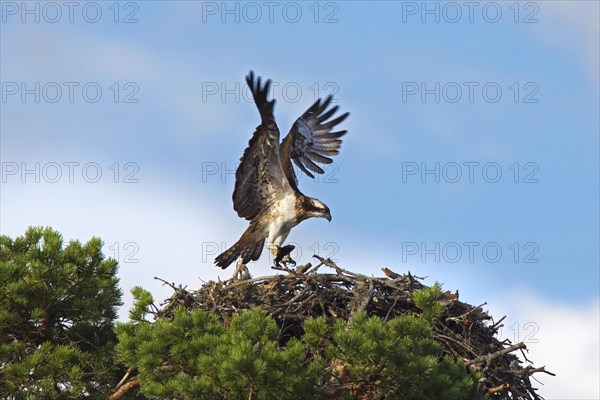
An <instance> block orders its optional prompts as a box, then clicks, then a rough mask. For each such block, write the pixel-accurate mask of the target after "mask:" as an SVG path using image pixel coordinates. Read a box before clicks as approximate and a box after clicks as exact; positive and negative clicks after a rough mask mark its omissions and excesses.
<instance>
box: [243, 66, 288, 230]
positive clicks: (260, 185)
mask: <svg viewBox="0 0 600 400" xmlns="http://www.w3.org/2000/svg"><path fill="white" fill-rule="evenodd" d="M246 82H247V83H248V86H249V87H250V90H251V91H252V95H253V97H254V102H255V103H256V106H257V107H258V111H259V112H260V116H261V120H262V121H261V124H260V125H259V126H257V127H256V131H255V132H254V135H253V136H252V138H251V139H250V142H249V143H248V147H247V148H246V150H245V151H244V155H243V156H242V158H241V159H240V165H239V166H238V168H237V170H236V173H235V190H234V191H233V208H234V210H235V211H236V212H237V213H238V215H239V216H240V217H241V218H246V219H247V220H252V219H254V218H255V217H256V216H257V215H258V214H260V212H261V211H263V210H264V209H266V208H268V207H269V206H270V205H271V204H272V203H273V202H274V201H275V200H276V199H277V198H278V196H281V195H283V194H285V192H286V190H290V186H289V184H288V183H287V179H286V177H285V175H284V174H283V171H282V169H281V164H280V162H279V129H278V128H277V124H276V123H275V118H274V116H273V105H274V104H275V100H267V95H268V93H269V88H270V86H271V81H270V80H267V81H266V82H265V84H264V85H262V84H261V79H260V77H258V78H257V79H255V77H254V73H253V72H252V71H251V72H250V74H249V75H248V76H247V77H246Z"/></svg>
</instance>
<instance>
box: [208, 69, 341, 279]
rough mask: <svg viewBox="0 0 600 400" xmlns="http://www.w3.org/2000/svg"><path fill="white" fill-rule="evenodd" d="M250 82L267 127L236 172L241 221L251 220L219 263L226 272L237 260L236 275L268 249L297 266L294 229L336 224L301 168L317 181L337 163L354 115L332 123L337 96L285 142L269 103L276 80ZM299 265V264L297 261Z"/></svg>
mask: <svg viewBox="0 0 600 400" xmlns="http://www.w3.org/2000/svg"><path fill="white" fill-rule="evenodd" d="M246 83H247V84H248V87H249V88H250V91H251V92H252V97H253V99H254V103H255V104H256V107H257V108H258V111H259V113H260V118H261V122H260V125H258V126H257V127H256V129H255V131H254V134H253V135H252V138H251V139H250V141H249V142H248V147H247V148H246V150H244V153H243V155H242V157H241V159H240V163H239V165H238V168H237V170H236V173H235V188H234V191H233V196H232V197H233V208H234V210H235V211H236V212H237V214H238V216H239V217H240V218H245V219H246V220H248V221H250V224H249V226H248V228H247V229H246V230H245V232H244V233H243V234H242V236H241V237H240V239H239V240H238V241H237V242H236V243H235V244H234V245H233V246H231V247H230V248H228V249H227V250H225V251H224V252H223V253H221V254H220V255H218V256H217V257H216V258H215V261H214V263H215V264H216V265H217V266H218V267H221V268H223V269H225V268H227V267H228V266H229V265H231V263H233V262H234V261H236V260H237V267H236V272H235V274H234V276H238V274H239V273H241V271H244V270H245V271H246V273H247V268H246V264H247V263H248V262H250V261H256V260H258V259H259V257H260V255H261V253H262V250H263V247H265V241H266V247H267V248H268V249H269V250H270V251H271V253H272V254H273V255H274V256H275V262H276V263H278V262H280V261H283V262H293V260H291V257H290V255H289V254H290V252H291V251H292V250H293V249H294V247H293V246H291V245H287V246H283V247H282V246H281V245H282V243H283V242H284V241H285V239H286V238H287V237H288V235H289V233H290V231H291V229H292V228H294V227H295V226H296V225H298V224H299V223H300V222H302V221H304V220H306V219H308V218H324V219H327V220H328V221H329V222H331V212H330V210H329V207H328V206H327V205H325V203H323V202H322V201H320V200H318V199H316V198H313V197H309V196H305V195H304V194H303V193H302V192H301V191H300V189H298V178H297V176H296V172H295V171H294V167H293V166H292V162H293V163H294V164H295V165H296V166H297V167H298V169H299V170H300V171H301V172H302V173H305V174H306V175H308V176H309V177H311V178H314V177H315V175H314V174H313V173H316V174H323V173H324V172H325V171H324V170H323V168H321V167H320V166H319V165H318V164H317V163H321V164H331V163H332V162H333V160H332V159H331V158H330V156H334V155H337V154H339V149H340V146H341V143H342V140H341V139H340V138H341V137H342V136H344V135H345V134H346V133H347V131H346V130H340V131H333V130H334V128H335V127H336V126H337V125H338V124H340V123H341V122H342V121H344V120H345V119H346V118H347V117H348V115H349V113H344V114H342V115H339V116H337V117H336V118H333V119H331V118H332V116H333V115H334V114H335V113H336V112H337V110H338V106H337V105H336V106H333V107H330V105H331V101H332V96H331V95H329V96H327V97H326V98H325V99H321V98H319V99H318V100H317V101H315V103H314V104H312V105H311V106H310V107H309V108H308V109H307V110H306V112H304V114H302V115H301V116H300V117H299V118H298V119H297V120H296V121H295V122H294V124H293V125H292V128H291V129H290V131H289V133H288V134H287V136H286V137H285V138H284V139H283V140H282V141H281V143H280V142H279V141H280V134H279V128H278V127H277V124H276V122H275V116H274V114H273V109H274V105H275V100H274V99H272V100H268V99H267V98H268V95H269V90H270V87H271V80H270V79H268V80H266V81H265V82H264V84H263V83H262V80H261V77H260V76H259V77H255V75H254V72H253V71H250V72H249V74H248V75H247V76H246ZM293 263H294V264H295V262H293Z"/></svg>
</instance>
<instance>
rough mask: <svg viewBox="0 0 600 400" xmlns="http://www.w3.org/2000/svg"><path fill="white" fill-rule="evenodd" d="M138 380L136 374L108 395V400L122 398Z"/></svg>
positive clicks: (137, 383)
mask: <svg viewBox="0 0 600 400" xmlns="http://www.w3.org/2000/svg"><path fill="white" fill-rule="evenodd" d="M138 385H139V382H138V379H137V376H134V377H133V378H131V379H130V380H128V381H127V382H125V383H124V384H123V385H122V386H121V387H120V388H119V389H117V390H116V391H115V392H114V393H113V394H111V395H110V397H109V398H108V400H119V399H122V398H123V397H124V396H125V395H126V394H127V393H128V392H129V391H130V390H131V389H133V388H134V387H136V386H138Z"/></svg>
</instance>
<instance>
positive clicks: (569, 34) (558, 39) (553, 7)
mask: <svg viewBox="0 0 600 400" xmlns="http://www.w3.org/2000/svg"><path fill="white" fill-rule="evenodd" d="M538 4H539V7H540V12H539V14H538V16H537V18H538V19H539V25H540V27H541V29H540V30H539V31H535V30H534V31H533V32H535V37H536V38H537V40H539V41H540V42H542V43H545V44H546V45H549V46H555V47H558V48H560V49H562V50H563V51H565V52H568V53H571V52H575V56H576V57H578V58H579V60H580V62H581V63H582V65H583V67H584V69H585V71H586V73H588V74H589V75H590V78H592V79H593V80H594V81H595V82H596V84H597V83H598V70H599V68H600V50H599V49H600V20H599V19H598V12H599V7H600V3H598V2H597V1H544V2H541V3H538Z"/></svg>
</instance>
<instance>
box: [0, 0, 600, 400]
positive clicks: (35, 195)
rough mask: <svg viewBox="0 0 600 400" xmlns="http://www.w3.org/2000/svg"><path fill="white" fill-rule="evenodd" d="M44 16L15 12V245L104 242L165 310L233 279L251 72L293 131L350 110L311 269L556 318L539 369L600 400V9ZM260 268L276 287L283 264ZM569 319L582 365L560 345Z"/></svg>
mask: <svg viewBox="0 0 600 400" xmlns="http://www.w3.org/2000/svg"><path fill="white" fill-rule="evenodd" d="M23 4H24V3H21V2H12V1H3V2H2V3H1V8H0V12H1V13H2V14H1V18H2V20H1V30H0V34H1V39H0V45H1V49H0V56H1V61H0V67H1V71H0V73H1V81H2V99H0V100H1V101H0V107H1V113H0V117H1V122H0V132H1V141H0V144H1V150H0V156H1V159H2V177H1V178H2V190H1V193H0V200H1V208H0V217H1V222H0V230H1V232H2V234H8V235H10V236H16V235H20V234H22V233H23V232H24V231H25V229H26V228H27V226H29V225H48V226H52V227H53V228H55V229H58V230H59V231H61V232H62V233H63V234H64V236H65V239H67V240H70V239H75V238H78V239H80V240H88V239H89V238H90V237H91V236H94V235H95V236H99V237H101V238H102V239H103V240H104V241H105V243H106V246H105V252H106V254H107V255H111V256H115V257H117V258H118V259H119V261H120V262H121V270H120V275H121V279H122V284H123V287H124V288H125V289H126V290H128V289H129V288H131V287H132V286H134V285H142V286H144V287H146V288H149V289H151V290H152V291H153V293H154V294H155V295H156V297H157V299H161V298H162V297H164V296H166V295H168V289H167V288H164V287H161V286H160V283H159V282H157V281H154V280H153V277H154V276H160V277H161V278H164V279H167V280H170V281H174V282H177V283H182V284H186V285H188V286H189V287H195V286H198V285H199V284H201V280H204V281H206V280H209V279H215V278H216V277H217V276H220V277H221V278H228V277H229V274H230V272H229V271H225V272H226V273H223V271H221V270H218V269H216V268H215V267H213V266H212V259H213V258H214V256H215V255H216V254H215V253H216V251H217V249H218V248H220V247H223V246H228V245H231V244H233V242H234V241H235V240H237V239H238V237H239V235H240V234H241V233H242V231H243V230H244V229H245V227H246V224H245V221H243V220H240V219H239V218H237V216H236V214H235V212H234V211H233V209H232V204H231V193H232V191H233V185H234V181H233V174H232V172H233V170H234V169H235V166H236V162H237V161H238V160H239V157H240V156H241V154H242V152H243V150H244V148H245V147H246V145H247V142H248V140H249V138H250V136H251V134H252V132H253V129H254V127H255V126H256V125H257V124H258V123H259V118H258V113H257V111H256V109H255V107H254V105H253V104H252V103H251V102H250V101H248V96H247V95H248V92H247V91H246V89H245V87H244V76H245V75H246V74H247V72H248V71H249V70H250V69H253V70H255V71H256V73H257V74H258V75H262V76H263V77H265V78H271V79H273V81H274V82H275V83H276V85H275V87H274V93H273V95H274V97H275V98H276V100H277V104H276V106H275V112H276V117H277V120H278V123H279V127H280V130H281V131H282V134H285V133H286V132H287V130H288V129H289V127H290V126H291V124H292V123H293V121H294V119H295V118H296V117H298V116H299V115H300V114H301V113H302V112H303V111H304V110H305V109H306V108H308V107H309V106H310V105H311V104H312V102H314V101H315V100H316V97H318V96H321V97H323V96H325V95H326V94H328V93H335V98H336V99H337V100H338V101H339V102H338V104H339V105H340V108H341V110H342V111H349V112H350V113H351V115H350V117H349V118H348V119H347V120H346V121H345V122H344V123H343V127H344V128H345V129H348V131H349V133H348V134H347V136H345V138H344V143H343V145H342V150H341V154H340V155H339V156H338V157H336V159H335V164H334V165H333V166H330V167H329V168H327V169H326V174H325V176H324V177H321V178H320V179H319V180H318V181H311V180H310V179H308V178H307V177H305V176H304V177H302V178H301V180H300V185H301V190H302V191H303V192H304V193H305V194H307V195H310V196H313V197H318V198H319V199H321V200H323V201H324V202H325V203H326V204H328V205H329V207H330V208H331V210H332V216H333V220H332V222H331V223H327V222H326V221H325V220H309V221H306V222H304V223H303V224H301V225H300V226H298V227H297V228H295V229H294V230H293V231H292V233H291V235H290V237H289V238H288V242H293V243H294V244H295V245H296V246H297V248H298V252H297V253H296V254H295V255H296V256H297V257H299V261H300V262H308V261H309V260H310V255H311V254H313V253H315V252H317V253H319V254H321V255H325V256H327V255H331V256H332V258H335V259H337V260H338V261H339V263H340V265H343V266H344V267H347V268H349V269H351V270H356V271H359V272H362V273H365V274H374V275H378V274H380V268H381V267H383V266H387V267H389V268H392V269H394V270H397V271H401V272H403V271H407V270H410V271H411V272H414V273H417V274H419V275H426V276H428V279H427V282H429V283H431V282H433V281H435V280H437V281H440V282H442V283H444V287H445V288H446V289H448V290H455V289H459V290H460V291H461V297H462V299H464V300H465V301H468V302H470V303H473V304H479V303H481V302H483V301H487V302H488V306H489V309H490V311H491V312H493V313H494V315H497V314H509V318H508V321H510V323H508V324H507V327H509V326H512V327H517V328H514V329H513V328H511V329H512V330H511V331H510V332H509V333H510V334H514V333H515V332H517V331H518V332H520V334H521V336H526V335H527V334H528V333H530V332H525V330H523V326H525V325H526V324H527V323H534V324H536V326H537V327H538V328H539V332H537V331H536V335H537V336H536V339H539V340H538V342H537V343H536V342H532V343H531V344H529V348H530V350H531V354H530V358H531V359H533V360H534V361H536V363H537V364H539V365H544V364H545V365H547V366H548V368H549V369H551V370H554V371H556V370H558V372H559V376H558V377H557V378H553V379H548V378H546V377H542V378H540V379H541V380H542V382H543V383H544V384H545V386H544V387H543V388H542V389H541V393H542V394H544V395H546V396H547V397H548V398H590V399H591V398H597V397H598V396H599V392H598V387H597V385H595V384H594V382H597V375H598V344H597V339H598V298H599V264H600V261H599V250H598V242H599V218H600V216H599V209H598V202H599V186H598V185H599V168H598V167H599V159H598V157H599V156H598V151H599V114H598V109H599V84H600V82H599V76H598V70H599V61H598V59H599V55H598V48H599V43H598V37H599V32H598V20H599V18H598V14H599V7H598V2H594V1H589V2H588V1H572V2H560V1H552V2H550V1H538V2H518V3H515V2H474V3H472V4H473V6H472V7H473V8H471V9H470V8H469V7H470V6H467V5H465V3H464V2H428V3H423V2H366V1H353V2H320V3H316V2H306V3H299V2H298V3H297V2H273V3H269V2H249V3H241V2H229V3H223V2H194V1H185V2H183V1H182V2H178V1H172V2H165V1H153V2H150V1H136V2H120V3H114V2H95V3H94V2H92V3H84V2H81V3H78V2H75V3H74V4H75V5H74V6H73V9H69V8H68V7H67V6H65V5H64V4H63V3H61V2H58V3H45V2H29V3H27V4H28V5H27V6H26V7H28V8H27V9H24V8H23V7H24V6H23ZM270 7H271V8H270ZM428 10H429V11H431V12H428ZM98 11H100V14H98ZM117 11H118V13H117ZM270 12H272V14H270ZM36 18H38V19H39V22H37V21H36ZM436 18H437V19H436ZM53 21H54V22H53ZM94 21H95V22H94ZM115 21H117V22H115ZM98 89H99V90H100V91H101V92H98ZM71 90H72V92H70V91H71ZM36 96H37V97H39V99H37V98H36ZM24 170H31V171H33V172H31V173H25V172H24ZM427 171H430V172H427ZM436 171H437V172H436ZM98 172H100V173H101V175H100V176H98V175H97V173H98ZM423 173H424V174H423ZM498 173H500V174H501V175H498ZM457 174H460V175H457ZM498 251H500V253H498ZM117 253H118V254H117ZM436 258H437V259H436ZM250 268H251V270H252V271H253V273H255V274H257V275H258V274H267V273H270V272H271V270H270V269H269V263H268V257H267V256H266V253H265V254H263V258H262V259H261V260H259V261H258V262H256V263H254V264H251V266H250ZM126 299H127V301H128V302H129V301H130V297H129V295H127V297H126ZM125 311H126V308H124V310H123V312H122V315H125ZM500 316H502V315H498V316H497V318H499V317H500ZM558 316H562V320H565V319H567V320H570V321H571V322H570V325H569V326H572V328H571V329H569V330H567V331H568V332H563V333H564V334H566V335H569V340H570V341H573V340H572V339H573V338H576V339H577V340H575V341H576V342H578V343H580V345H581V349H580V350H581V351H579V352H578V351H572V352H570V353H569V354H559V352H558V351H557V350H556V349H557V347H558V346H560V343H561V341H562V340H565V339H566V338H565V335H558V334H557V330H561V329H562V330H563V331H564V326H567V325H564V324H563V323H560V324H561V325H558V323H559V322H557V321H558V320H557V318H558ZM515 324H516V325H515ZM528 326H530V325H528ZM578 327H581V328H578ZM568 357H570V359H571V361H572V363H564V362H563V361H561V360H564V359H565V358H568ZM538 360H539V361H538ZM566 364H570V365H572V366H573V365H578V366H579V367H578V369H574V368H570V369H566V368H565V365H566ZM562 369H564V370H562ZM582 374H583V375H582ZM586 374H587V375H586ZM594 374H595V375H594ZM582 376H583V377H585V376H590V379H588V380H587V384H586V383H585V382H584V380H582Z"/></svg>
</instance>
